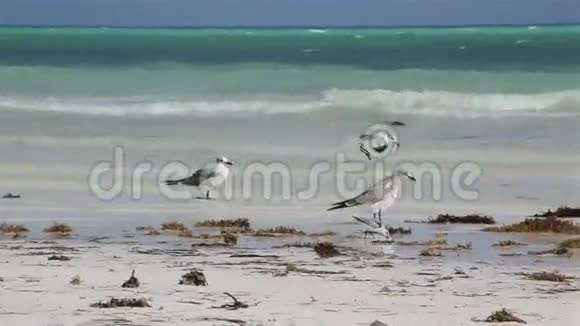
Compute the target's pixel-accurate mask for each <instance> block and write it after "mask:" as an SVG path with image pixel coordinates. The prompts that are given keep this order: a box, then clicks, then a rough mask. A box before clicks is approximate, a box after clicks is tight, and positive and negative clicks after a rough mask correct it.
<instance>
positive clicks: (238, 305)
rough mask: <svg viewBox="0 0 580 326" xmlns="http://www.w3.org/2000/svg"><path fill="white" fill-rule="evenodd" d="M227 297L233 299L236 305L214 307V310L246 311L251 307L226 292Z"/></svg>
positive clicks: (228, 304) (227, 304)
mask: <svg viewBox="0 0 580 326" xmlns="http://www.w3.org/2000/svg"><path fill="white" fill-rule="evenodd" d="M224 294H225V295H227V296H228V297H230V298H232V300H234V303H226V304H223V305H221V306H213V307H212V308H213V309H226V310H238V309H246V308H248V307H249V305H247V304H246V303H243V302H241V301H238V299H237V298H236V297H234V296H233V295H231V294H229V293H227V292H224Z"/></svg>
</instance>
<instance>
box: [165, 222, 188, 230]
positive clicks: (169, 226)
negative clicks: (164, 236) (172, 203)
mask: <svg viewBox="0 0 580 326" xmlns="http://www.w3.org/2000/svg"><path fill="white" fill-rule="evenodd" d="M186 229H187V227H186V226H185V225H184V224H183V223H181V222H167V223H163V224H161V230H163V231H170V232H179V231H183V230H186Z"/></svg>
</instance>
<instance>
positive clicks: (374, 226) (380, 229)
mask: <svg viewBox="0 0 580 326" xmlns="http://www.w3.org/2000/svg"><path fill="white" fill-rule="evenodd" d="M352 218H353V219H354V220H355V221H357V222H360V223H362V224H366V225H367V226H368V227H369V228H367V229H366V230H364V231H363V234H364V235H365V239H366V237H367V236H368V235H369V234H370V235H372V236H373V237H374V235H375V234H378V235H382V236H384V237H385V238H386V239H387V240H391V234H390V233H389V230H388V229H387V227H386V225H384V224H383V223H382V222H377V221H371V220H370V219H368V218H364V217H358V216H356V215H353V216H352Z"/></svg>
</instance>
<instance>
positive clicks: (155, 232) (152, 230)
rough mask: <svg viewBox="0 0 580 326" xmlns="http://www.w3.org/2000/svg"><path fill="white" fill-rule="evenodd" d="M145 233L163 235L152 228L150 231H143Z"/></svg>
mask: <svg viewBox="0 0 580 326" xmlns="http://www.w3.org/2000/svg"><path fill="white" fill-rule="evenodd" d="M143 234H144V235H152V236H154V235H161V232H159V231H157V230H156V229H151V230H149V231H146V232H145V233H143Z"/></svg>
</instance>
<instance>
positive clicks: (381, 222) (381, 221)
mask: <svg viewBox="0 0 580 326" xmlns="http://www.w3.org/2000/svg"><path fill="white" fill-rule="evenodd" d="M379 224H381V225H383V218H382V217H381V210H380V209H379Z"/></svg>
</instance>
